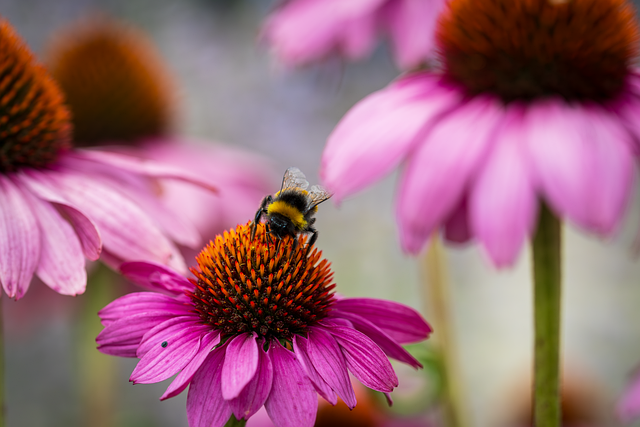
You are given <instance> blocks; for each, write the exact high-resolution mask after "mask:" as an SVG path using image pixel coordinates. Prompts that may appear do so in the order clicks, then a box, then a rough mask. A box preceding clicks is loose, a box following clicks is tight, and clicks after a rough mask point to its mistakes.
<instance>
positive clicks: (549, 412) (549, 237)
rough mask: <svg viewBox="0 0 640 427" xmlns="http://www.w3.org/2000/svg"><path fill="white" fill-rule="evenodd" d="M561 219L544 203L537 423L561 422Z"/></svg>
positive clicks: (537, 294) (537, 257)
mask: <svg viewBox="0 0 640 427" xmlns="http://www.w3.org/2000/svg"><path fill="white" fill-rule="evenodd" d="M560 231H561V229H560V221H559V220H558V218H557V217H556V216H555V215H554V214H553V213H552V212H551V211H550V210H549V208H548V207H547V206H546V205H544V204H542V205H541V208H540V217H539V219H538V229H537V230H536V234H535V236H534V238H533V282H534V284H533V288H534V291H533V294H534V302H533V312H534V314H533V316H534V328H535V344H534V346H535V349H534V395H533V405H534V414H533V416H534V426H535V427H559V426H560V416H561V414H560V296H561V271H560V264H561V257H560V244H561V239H560Z"/></svg>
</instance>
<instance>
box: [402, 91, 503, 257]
mask: <svg viewBox="0 0 640 427" xmlns="http://www.w3.org/2000/svg"><path fill="white" fill-rule="evenodd" d="M502 114H503V112H502V107H501V106H500V105H499V104H498V103H497V102H496V101H495V100H493V99H489V98H475V99H474V100H472V101H468V102H465V103H463V104H461V105H460V106H458V107H456V109H455V110H453V111H451V112H450V113H449V114H447V115H446V116H444V117H443V118H442V119H440V120H439V121H438V123H436V124H435V125H434V126H433V129H432V130H431V132H429V134H428V135H427V136H426V138H425V139H424V141H422V142H421V145H420V146H419V147H418V148H417V149H416V150H415V151H414V152H413V154H412V155H411V158H410V160H409V163H408V165H407V167H406V169H405V171H404V173H403V175H402V180H401V182H400V194H399V196H398V202H397V206H396V216H397V218H398V223H399V225H400V240H401V244H402V247H403V249H404V250H405V251H408V252H410V253H414V254H415V253H418V252H420V250H422V247H423V246H424V244H425V242H426V241H427V239H428V238H429V236H430V235H431V234H432V233H433V232H434V231H435V230H437V229H438V228H439V227H440V226H441V225H442V224H443V222H444V221H445V220H446V219H447V218H448V217H449V216H450V215H451V212H452V210H453V209H454V208H455V207H457V206H458V204H459V203H460V200H461V199H462V197H463V193H464V190H465V188H466V187H467V185H468V183H469V181H470V179H471V177H472V176H473V174H474V173H475V172H476V170H477V168H478V166H479V165H480V164H481V162H482V161H483V159H484V157H485V156H486V153H487V151H488V149H490V147H491V141H492V137H493V135H494V133H495V131H496V127H497V123H498V122H499V119H500V118H501V117H502Z"/></svg>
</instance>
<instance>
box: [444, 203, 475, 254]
mask: <svg viewBox="0 0 640 427" xmlns="http://www.w3.org/2000/svg"><path fill="white" fill-rule="evenodd" d="M444 227H445V230H444V238H445V239H446V240H447V242H451V243H466V242H468V241H469V240H471V238H472V237H473V235H472V234H471V226H470V225H469V200H468V198H467V197H466V196H463V198H462V200H460V203H458V207H456V208H453V212H452V213H451V215H450V216H449V218H448V219H447V220H446V221H445V224H444Z"/></svg>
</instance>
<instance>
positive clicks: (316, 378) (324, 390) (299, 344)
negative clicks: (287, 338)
mask: <svg viewBox="0 0 640 427" xmlns="http://www.w3.org/2000/svg"><path fill="white" fill-rule="evenodd" d="M307 346H308V344H307V340H306V339H305V338H302V337H300V336H299V335H295V336H294V338H293V349H294V350H295V353H296V358H297V359H298V361H299V362H300V365H302V367H303V368H304V370H305V372H306V374H307V376H308V377H309V379H310V380H311V382H312V384H313V386H314V388H315V389H316V391H317V392H318V394H320V396H322V397H323V398H324V400H326V401H327V402H329V403H331V404H332V405H334V406H335V404H336V403H338V395H337V394H336V393H335V391H333V389H332V388H331V387H330V386H329V384H327V382H326V381H325V380H324V379H323V378H322V377H321V376H320V374H319V373H318V371H317V370H316V368H315V367H314V366H313V363H312V362H311V360H310V359H309V356H308V354H307V353H308V350H307Z"/></svg>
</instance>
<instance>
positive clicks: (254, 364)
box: [222, 332, 260, 400]
mask: <svg viewBox="0 0 640 427" xmlns="http://www.w3.org/2000/svg"><path fill="white" fill-rule="evenodd" d="M257 338H258V335H257V334H256V333H255V332H251V333H246V334H242V335H238V336H237V337H235V338H233V339H232V340H231V342H229V345H228V346H227V355H226V357H225V359H224V366H223V367H222V396H223V397H224V398H225V399H226V400H230V399H233V398H236V397H238V395H239V394H240V392H241V391H242V390H243V389H244V388H245V386H246V385H247V384H249V381H251V379H252V378H253V377H254V375H256V370H257V369H258V363H259V361H260V358H259V352H258V343H257V342H256V340H257Z"/></svg>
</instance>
